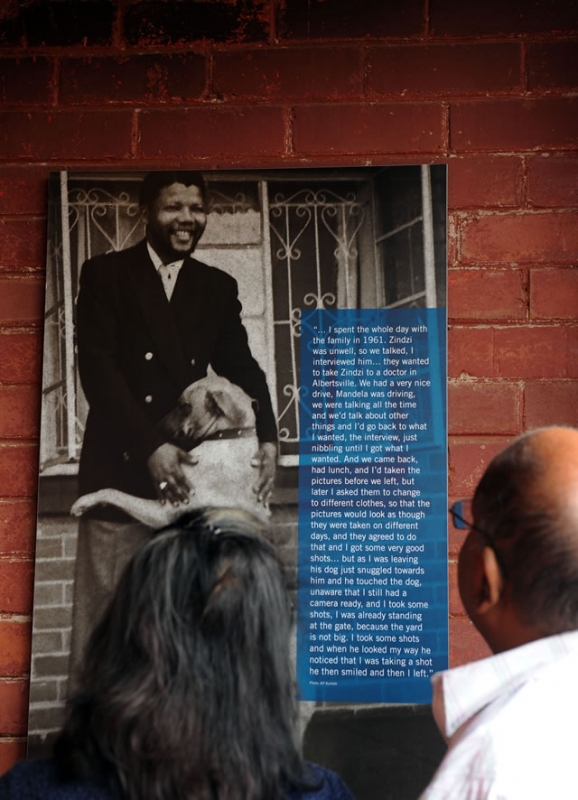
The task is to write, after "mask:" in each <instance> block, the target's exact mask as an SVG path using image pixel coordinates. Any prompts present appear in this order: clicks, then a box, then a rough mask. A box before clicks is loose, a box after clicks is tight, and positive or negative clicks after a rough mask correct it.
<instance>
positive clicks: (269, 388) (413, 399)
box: [29, 165, 447, 797]
mask: <svg viewBox="0 0 578 800" xmlns="http://www.w3.org/2000/svg"><path fill="white" fill-rule="evenodd" d="M145 176H146V173H142V172H98V173H97V172H69V173H59V174H54V175H53V176H52V178H51V182H50V198H49V230H48V262H47V294H46V317H45V339H44V373H43V416H42V431H41V465H40V490H39V516H38V535H37V551H36V552H37V556H36V558H37V563H36V579H35V580H36V583H35V605H34V637H33V657H32V677H31V702H30V720H29V731H30V753H31V754H36V753H40V752H42V750H43V748H45V747H46V746H47V745H48V744H49V743H50V742H51V740H52V738H53V737H54V734H55V732H56V731H57V729H58V727H59V725H60V723H61V720H62V716H63V713H64V704H65V699H66V696H67V692H68V691H69V687H70V685H71V684H70V682H69V652H70V646H71V621H72V618H73V611H74V613H75V614H77V612H76V611H75V609H74V606H75V601H74V600H73V598H74V596H75V594H74V573H75V562H76V560H77V558H76V554H77V550H78V539H79V537H78V527H79V521H78V519H77V518H75V517H73V516H71V514H70V509H71V507H72V506H73V504H74V503H75V501H76V500H77V498H78V496H79V493H82V492H84V491H86V488H83V487H86V486H88V489H89V490H90V491H91V492H92V491H93V489H95V488H98V487H99V486H104V485H105V484H104V483H102V481H104V480H105V479H106V478H107V477H108V476H110V486H111V487H112V488H114V487H116V488H119V487H120V488H122V489H123V491H124V492H125V493H128V494H134V495H135V496H139V494H141V487H142V486H143V483H142V480H141V479H142V476H143V475H145V473H146V470H145V466H146V465H145V460H146V459H145V458H144V455H142V454H144V453H145V452H150V447H151V445H150V442H149V443H148V444H147V446H145V445H144V444H142V447H141V442H144V440H147V441H148V438H149V435H148V433H147V430H148V429H147V425H148V426H152V425H153V424H154V423H156V422H157V421H158V420H159V419H160V417H161V416H163V415H166V413H167V411H169V410H170V408H169V405H170V403H171V402H172V403H174V401H175V398H176V397H177V396H178V394H179V392H180V391H181V390H182V389H183V388H184V386H185V385H186V381H188V380H191V381H197V380H198V379H201V378H203V376H204V375H205V374H206V373H208V374H209V375H213V374H215V373H217V374H219V375H224V377H226V378H228V379H229V380H232V381H233V382H234V383H235V382H237V381H238V382H239V383H240V384H242V386H243V388H244V390H245V391H246V392H247V394H248V395H250V396H251V397H252V398H253V399H257V400H258V406H259V411H258V414H257V432H258V438H259V442H261V443H263V442H268V441H270V440H271V439H272V438H274V437H275V436H276V437H277V459H276V476H275V489H274V491H273V494H272V497H271V504H270V508H271V531H272V538H273V540H274V541H275V543H276V544H277V545H278V548H279V552H280V556H281V559H282V561H283V563H284V564H285V565H286V572H287V577H288V581H289V583H290V585H291V587H292V588H294V589H295V590H296V593H295V596H296V609H297V610H296V617H297V660H296V667H297V676H298V683H299V691H300V697H301V699H302V700H303V701H307V702H306V703H304V704H303V707H304V708H305V709H307V712H306V713H304V716H305V717H306V716H307V715H308V714H310V713H311V712H314V713H315V716H316V717H322V716H323V715H324V714H325V713H326V712H327V711H328V709H335V708H341V707H344V708H345V707H347V708H350V707H352V706H351V704H353V706H355V704H360V705H363V706H365V705H367V704H371V705H372V706H373V707H375V708H381V707H383V708H386V707H388V706H389V705H390V704H422V703H429V701H430V697H431V694H430V685H429V678H430V676H431V674H432V672H433V671H436V670H438V669H442V668H444V667H445V666H446V665H447V579H446V578H447V541H446V535H447V534H446V527H447V520H446V517H447V501H446V495H447V488H446V481H447V476H446V472H447V467H446V452H447V448H446V439H447V432H446V399H445V397H446V391H445V387H446V168H445V166H443V165H434V166H430V165H410V166H388V167H363V168H361V167H359V168H357V167H351V168H327V169H287V170H255V171H246V170H244V171H206V172H204V173H203V177H204V181H205V183H206V204H207V212H208V213H207V215H206V225H205V226H204V228H203V229H202V230H201V231H200V235H199V236H198V238H197V239H196V240H195V241H194V242H193V241H192V240H191V241H190V242H189V244H190V245H191V249H193V250H194V259H195V263H196V264H200V265H201V266H198V267H197V268H196V270H195V268H192V269H189V268H188V267H186V268H185V267H182V271H181V272H178V271H177V273H174V280H175V288H174V295H172V296H171V297H170V298H169V296H168V295H166V296H165V293H164V292H163V289H162V288H161V283H160V281H159V280H158V279H157V276H156V275H154V272H153V266H154V263H153V261H151V258H150V253H148V251H147V250H146V242H145V241H144V238H145V235H146V236H147V238H149V236H148V232H147V225H149V227H150V219H149V220H148V221H147V218H146V215H145V216H144V217H143V214H142V211H141V208H140V200H139V198H140V195H141V190H142V185H143V180H144V178H145ZM182 236H183V239H184V238H185V234H182ZM153 238H154V237H153ZM184 244H186V243H184ZM126 253H133V254H134V253H136V254H137V255H138V258H136V257H135V259H133V261H134V266H131V267H129V268H127V269H129V271H132V275H133V277H132V279H131V280H132V284H131V285H132V287H133V289H134V291H133V294H132V295H130V297H131V298H133V300H131V302H130V303H129V301H128V299H126V298H128V297H129V295H128V294H125V295H123V294H122V293H123V292H128V289H127V287H126V286H123V285H121V284H120V283H119V284H118V287H117V288H116V289H115V290H114V292H112V293H111V294H110V295H109V296H107V294H106V293H107V291H108V288H107V287H109V286H110V281H114V280H116V278H113V277H112V273H111V277H110V278H109V279H108V281H109V283H105V281H104V280H101V279H100V278H98V277H97V276H96V273H97V271H98V269H97V268H96V267H95V266H94V264H95V263H96V264H97V265H98V264H100V263H103V264H105V265H108V266H106V267H105V270H108V269H109V268H110V270H111V271H112V270H113V268H116V266H119V268H124V267H123V266H122V265H123V264H124V263H125V261H126V258H127V256H126ZM106 254H109V255H108V256H106ZM115 254H116V255H115ZM101 256H106V259H105V261H104V262H101V261H100V260H99V258H100V257H101ZM139 259H140V260H139ZM95 260H96V261H95ZM206 265H209V266H210V267H213V268H214V269H213V270H208V267H207V266H206ZM201 275H202V276H203V277H202V280H201V277H200V276H201ZM141 276H142V280H141ZM208 276H210V277H208ZM226 276H229V277H226ZM231 279H233V280H231ZM168 280H169V281H170V280H171V279H170V277H169V278H168ZM155 281H156V288H155V286H153V284H155ZM115 285H116V284H115ZM127 285H128V284H127ZM147 287H148V288H147ZM186 287H189V289H187V288H186ZM237 288H238V301H239V303H240V309H241V310H240V311H239V306H238V303H237V301H236V299H231V301H230V305H229V306H228V309H229V311H228V312H227V314H226V315H224V316H223V319H221V316H219V315H221V313H222V305H223V303H224V301H223V297H224V296H228V295H229V294H231V293H232V294H231V296H232V297H233V295H235V292H236V290H237ZM187 291H191V292H192V294H191V295H190V298H192V299H189V295H188V294H187ZM121 296H122V297H125V308H126V313H125V314H123V316H122V319H119V320H116V321H115V323H114V325H113V324H112V323H111V324H110V325H108V326H107V325H105V326H104V327H103V319H108V318H109V317H110V318H112V314H111V313H110V310H111V309H110V305H111V303H112V304H114V303H116V302H117V301H118V300H119V298H120V297H121ZM99 298H100V299H99ZM103 298H105V299H103ZM111 298H112V299H111ZM99 303H100V305H99ZM143 304H144V305H143ZM144 307H146V311H144V310H143V308H144ZM230 309H233V311H232V312H231V311H230ZM147 315H148V318H149V322H150V324H149V327H150V328H152V329H156V332H153V333H152V334H151V336H152V339H151V341H152V342H153V344H151V345H150V346H147V347H146V348H144V349H143V356H142V359H143V361H142V364H140V365H139V367H138V370H137V369H136V368H135V369H134V370H132V371H130V375H129V376H128V377H127V376H126V375H125V374H123V370H125V371H126V370H127V369H128V367H127V363H128V362H129V361H130V358H131V347H132V346H133V339H134V340H135V341H136V340H137V339H138V337H141V338H142V337H143V336H144V334H143V333H142V332H139V334H138V336H137V334H134V336H133V333H132V332H133V331H135V330H136V326H137V324H138V322H137V321H138V320H139V319H140V317H141V316H147ZM227 321H228V322H230V323H231V324H230V325H229V326H228V330H227V331H226V332H225V333H223V329H224V327H227V324H226V323H227ZM173 324H174V326H175V328H176V333H175V335H176V336H177V338H179V337H180V340H181V341H180V346H181V347H182V350H183V353H184V354H185V356H186V358H185V360H186V361H187V369H186V370H184V371H183V370H182V365H181V366H179V365H177V364H176V363H175V359H174V357H173V356H170V355H169V350H170V348H169V347H167V344H166V342H165V343H164V344H163V343H162V341H161V340H162V337H163V335H164V333H163V332H166V329H167V327H172V326H173ZM231 328H234V331H232V330H231ZM115 332H116V333H115ZM147 335H148V333H147ZM244 337H246V338H244ZM87 341H88V342H91V341H92V343H93V345H92V346H93V349H94V344H95V343H98V344H103V346H104V344H106V349H107V358H108V359H109V361H108V363H109V365H110V370H111V371H110V372H109V373H107V372H106V371H102V370H104V369H105V368H104V367H103V364H102V363H99V364H96V365H95V366H93V367H92V366H90V365H91V364H93V363H95V362H91V361H90V359H89V358H88V357H87V356H86V352H87V349H86V348H87V345H86V343H87ZM218 342H225V345H223V346H222V347H221V346H220V345H218ZM240 342H241V344H239V343H240ZM140 344H141V343H140V340H139V342H138V346H139V347H140ZM134 346H135V347H137V344H134ZM189 350H190V351H191V352H189ZM79 359H80V369H79ZM169 361H172V362H173V363H171V364H168V362H169ZM193 361H194V362H196V363H194V364H193V363H192V362H193ZM253 362H254V363H255V364H256V365H257V368H255V367H254V364H253ZM235 363H236V364H241V367H242V368H239V369H236V367H235ZM87 364H88V365H89V366H88V367H87V366H86V365H87ZM159 365H162V367H163V369H166V371H167V376H169V377H168V378H167V381H166V382H165V384H163V386H165V388H166V386H168V385H169V384H171V381H172V383H173V384H174V387H175V388H174V391H172V394H171V391H168V390H167V393H166V396H164V395H163V397H162V400H161V393H160V392H159V391H152V390H151V391H148V390H146V391H144V390H143V391H142V392H141V395H142V396H141V395H139V396H138V397H136V396H135V397H132V396H130V392H133V391H136V390H134V389H133V388H130V392H129V395H128V396H127V397H128V399H127V400H126V403H124V401H123V404H121V407H122V413H120V412H119V413H118V414H116V413H115V411H114V410H113V409H115V408H116V407H118V406H116V405H115V403H114V402H112V399H111V398H112V395H108V398H107V401H106V407H107V408H108V409H109V410H108V411H107V414H108V422H107V420H106V414H104V413H102V414H100V415H99V420H100V421H99V424H98V425H95V424H94V422H93V420H94V416H95V409H96V408H97V407H98V408H100V403H101V398H102V396H103V390H104V388H105V387H106V386H108V385H110V384H111V382H112V377H111V376H113V375H114V376H115V381H116V380H117V379H119V380H120V379H122V381H125V380H126V386H129V387H134V386H135V385H136V384H138V382H139V381H144V382H145V383H146V380H148V379H149V378H148V377H147V378H146V379H145V378H144V377H142V375H144V374H145V372H144V371H145V370H149V373H147V375H149V376H150V374H152V373H150V370H153V369H159V368H160V367H159ZM178 369H181V372H180V373H179V372H178ZM137 373H138V374H137ZM158 374H159V375H160V373H158ZM103 376H108V377H107V379H105V378H104V377H103ZM119 376H120V378H119ZM247 376H249V377H247ZM259 376H262V377H259ZM151 380H152V378H151ZM155 380H156V381H157V382H159V383H160V380H159V377H158V375H157V377H156V378H155ZM139 385H140V384H139ZM171 385H172V384H171ZM126 386H125V389H126ZM143 386H144V383H143ZM177 389H178V391H177ZM123 391H124V390H123ZM149 398H150V399H149ZM171 398H172V399H171ZM125 399H126V398H125ZM157 401H158V406H157ZM137 408H138V411H134V413H133V412H132V411H131V409H137ZM268 408H270V414H269V413H268V411H267V409H268ZM123 414H124V415H125V416H124V417H123ZM137 417H138V419H141V418H142V419H141V423H142V424H141V427H140V429H139V430H141V431H142V432H143V437H142V439H139V441H137V442H134V441H132V440H131V446H130V447H128V446H123V447H120V443H121V441H123V437H125V436H126V435H127V431H128V429H129V428H130V430H131V431H135V430H136V429H137V427H136V424H135V420H136V418H137ZM123 419H124V420H125V422H122V423H121V422H120V420H123ZM271 431H273V434H272V433H271ZM275 431H276V433H275ZM135 438H138V437H136V436H133V439H135ZM89 440H90V443H89ZM105 444H106V447H105ZM83 446H84V448H85V454H86V452H87V450H88V451H91V452H92V453H93V456H90V458H89V461H86V457H85V456H83V458H82V459H81V453H82V450H83ZM99 447H100V448H101V450H102V451H105V450H106V452H107V453H109V451H111V450H112V451H115V452H116V451H117V450H118V454H119V464H118V465H116V462H115V464H113V463H112V461H107V458H108V455H102V454H101V456H102V458H101V461H100V462H99V463H100V465H101V475H100V476H99V478H98V481H101V482H100V483H98V481H96V479H95V481H96V482H94V483H91V482H90V481H91V480H92V477H91V476H94V474H95V471H97V470H96V468H94V464H95V463H96V462H97V461H98V458H100V456H98V453H97V451H98V450H99ZM223 447H226V441H225V442H223ZM147 448H148V449H147ZM141 451H142V454H141V456H139V455H138V454H139V452H141ZM97 456H98V458H97ZM83 459H84V460H83ZM121 461H122V463H120V462H121ZM89 462H90V463H89ZM79 463H80V464H81V469H80V477H79ZM117 467H118V470H121V471H122V474H123V476H124V477H123V478H122V480H121V478H119V477H118V474H120V473H118V474H117V471H116V470H117ZM215 469H216V468H215ZM219 469H220V468H219ZM87 475H88V476H89V478H90V480H88V483H87V477H86V476H87ZM79 481H80V483H79ZM161 483H164V481H161ZM97 484H98V485H97ZM121 484H122V486H121ZM149 494H150V493H149ZM145 495H146V492H145ZM153 495H154V493H153ZM148 499H149V500H153V499H154V497H153V496H152V495H151V496H150V497H148ZM118 511H119V509H118V508H116V509H115V507H113V506H110V507H108V508H107V506H106V504H102V505H101V506H100V511H99V512H98V513H96V516H97V517H98V516H100V517H101V518H102V519H103V521H106V522H111V523H115V521H116V519H117V512H118ZM101 512H102V513H101ZM92 513H93V511H89V510H87V511H86V512H85V513H84V514H83V516H81V518H80V519H81V522H80V525H81V527H82V525H83V524H84V523H83V519H85V517H87V516H88V517H90V516H91V514H92ZM122 513H123V514H125V515H126V514H127V513H128V512H127V511H126V509H125V510H123V511H122ZM129 516H130V513H129ZM138 525H141V526H142V525H144V526H145V528H146V527H147V525H146V524H145V523H143V522H142V521H141V522H139V523H138ZM152 527H154V526H153V525H149V526H148V528H149V533H148V534H147V533H146V532H145V534H144V535H145V536H146V535H150V529H151V528H152ZM141 533H142V528H139V532H138V536H140V535H141ZM82 581H88V578H87V577H86V575H85V574H84V573H83V577H82ZM77 584H79V581H78V580H77ZM83 589H84V590H86V591H87V592H89V591H90V590H89V588H88V584H86V585H84V584H83V585H77V589H76V596H78V592H79V591H80V592H82V591H83ZM96 607H97V609H98V602H97V603H96ZM90 613H91V614H97V611H92V612H90ZM306 741H307V737H306ZM333 766H335V768H336V769H339V765H335V764H334V765H333ZM358 797H361V795H360V793H359V792H358Z"/></svg>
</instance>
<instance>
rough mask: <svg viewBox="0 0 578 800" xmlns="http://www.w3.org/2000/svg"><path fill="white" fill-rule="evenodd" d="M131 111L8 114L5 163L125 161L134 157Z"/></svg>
mask: <svg viewBox="0 0 578 800" xmlns="http://www.w3.org/2000/svg"><path fill="white" fill-rule="evenodd" d="M131 140H132V112H130V111H108V112H107V113H106V114H103V113H102V111H61V110H58V111H53V112H43V111H31V112H25V111H4V112H1V113H0V148H1V150H0V152H2V153H3V157H4V158H5V159H27V160H29V161H43V160H45V159H66V160H67V161H71V160H72V159H103V158H114V159H125V158H128V157H129V156H130V155H131Z"/></svg>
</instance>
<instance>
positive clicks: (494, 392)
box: [448, 380, 522, 436]
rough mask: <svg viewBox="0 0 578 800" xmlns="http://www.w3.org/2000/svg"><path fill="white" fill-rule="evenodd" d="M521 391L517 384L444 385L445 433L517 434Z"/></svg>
mask: <svg viewBox="0 0 578 800" xmlns="http://www.w3.org/2000/svg"><path fill="white" fill-rule="evenodd" d="M521 395H522V392H521V388H520V387H519V386H518V385H517V384H510V383H498V382H496V381H484V382H483V383H482V382H474V381H455V380H451V381H450V382H449V385H448V422H449V432H450V433H451V434H453V435H455V434H473V435H481V436H483V435H485V434H500V433H509V434H518V433H520V431H521V406H522V402H521V401H522V397H521Z"/></svg>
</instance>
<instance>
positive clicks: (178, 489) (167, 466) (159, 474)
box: [147, 442, 198, 506]
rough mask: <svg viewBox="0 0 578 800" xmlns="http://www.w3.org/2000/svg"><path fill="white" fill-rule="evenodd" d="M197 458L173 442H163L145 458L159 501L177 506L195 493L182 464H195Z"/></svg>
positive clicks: (186, 501)
mask: <svg viewBox="0 0 578 800" xmlns="http://www.w3.org/2000/svg"><path fill="white" fill-rule="evenodd" d="M197 461H198V459H197V458H196V457H195V456H194V455H192V454H191V453H187V452H186V451H185V450H181V448H180V447H177V446H176V445H174V444H170V443H169V442H165V444H162V445H161V446H160V447H158V448H157V449H156V450H155V451H154V453H152V454H151V455H150V456H149V457H148V460H147V465H148V468H149V472H150V474H151V478H152V480H153V483H154V485H155V486H156V490H157V493H158V496H159V500H160V501H161V503H167V502H168V503H172V505H174V506H178V505H180V504H181V503H188V502H189V497H190V496H191V495H192V494H194V493H195V490H194V488H193V487H192V486H191V484H190V483H189V481H188V480H187V478H186V476H185V473H184V472H183V467H182V465H183V464H196V463H197Z"/></svg>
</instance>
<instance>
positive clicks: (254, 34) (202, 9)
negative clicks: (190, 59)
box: [123, 0, 269, 47]
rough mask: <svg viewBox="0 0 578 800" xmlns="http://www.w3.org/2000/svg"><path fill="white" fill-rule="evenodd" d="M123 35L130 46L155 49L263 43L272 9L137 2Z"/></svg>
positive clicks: (248, 0) (259, 2)
mask: <svg viewBox="0 0 578 800" xmlns="http://www.w3.org/2000/svg"><path fill="white" fill-rule="evenodd" d="M123 23H124V36H125V38H126V40H127V42H128V43H129V44H130V45H139V46H141V47H142V46H153V45H174V44H183V45H187V46H188V47H190V45H191V43H192V42H195V41H203V42H205V41H211V42H235V43H239V44H240V43H250V42H264V41H266V39H267V37H268V34H269V10H268V6H267V5H266V4H265V2H264V0H245V2H242V3H237V2H236V3H231V2H228V0H221V1H220V2H219V0H213V1H212V2H210V3H166V2H163V0H140V1H139V0H137V1H136V2H133V3H132V4H131V5H129V6H128V7H127V8H126V9H125V12H124V20H123Z"/></svg>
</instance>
